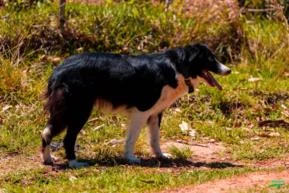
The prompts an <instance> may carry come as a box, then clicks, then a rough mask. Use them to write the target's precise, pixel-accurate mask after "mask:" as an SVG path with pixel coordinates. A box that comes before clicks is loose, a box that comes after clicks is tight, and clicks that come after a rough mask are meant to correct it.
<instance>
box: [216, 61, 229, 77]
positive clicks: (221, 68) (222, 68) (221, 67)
mask: <svg viewBox="0 0 289 193" xmlns="http://www.w3.org/2000/svg"><path fill="white" fill-rule="evenodd" d="M218 68H219V71H220V74H221V75H226V74H228V73H230V72H231V70H230V68H228V67H227V66H225V65H224V64H222V63H221V62H218Z"/></svg>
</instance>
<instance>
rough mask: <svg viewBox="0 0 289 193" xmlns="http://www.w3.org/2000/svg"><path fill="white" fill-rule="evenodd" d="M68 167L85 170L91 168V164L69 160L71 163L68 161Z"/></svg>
mask: <svg viewBox="0 0 289 193" xmlns="http://www.w3.org/2000/svg"><path fill="white" fill-rule="evenodd" d="M68 166H69V167H70V168H83V167H87V166H89V164H88V163H86V162H78V161H76V160H75V159H74V160H69V161H68Z"/></svg>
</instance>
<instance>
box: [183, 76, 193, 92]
mask: <svg viewBox="0 0 289 193" xmlns="http://www.w3.org/2000/svg"><path fill="white" fill-rule="evenodd" d="M185 83H186V85H187V86H188V88H189V93H192V92H194V87H193V85H192V83H191V81H190V79H189V78H186V79H185Z"/></svg>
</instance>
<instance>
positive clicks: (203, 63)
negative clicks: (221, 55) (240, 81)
mask: <svg viewBox="0 0 289 193" xmlns="http://www.w3.org/2000/svg"><path fill="white" fill-rule="evenodd" d="M184 51H185V62H184V64H183V65H184V74H185V77H186V78H189V79H191V80H193V79H196V78H198V77H200V78H202V79H203V80H205V81H206V82H207V83H208V84H209V85H210V86H213V87H217V88H218V89H219V90H221V89H222V86H221V85H220V84H219V83H218V82H217V81H216V79H215V78H214V77H213V75H212V74H211V73H210V72H213V73H215V74H219V75H228V74H230V73H231V70H230V68H228V67H227V66H225V65H224V64H222V63H220V62H219V61H218V60H217V58H216V56H215V55H214V53H213V52H212V51H211V50H210V49H209V48H208V47H207V46H206V45H204V44H193V45H188V46H186V47H184Z"/></svg>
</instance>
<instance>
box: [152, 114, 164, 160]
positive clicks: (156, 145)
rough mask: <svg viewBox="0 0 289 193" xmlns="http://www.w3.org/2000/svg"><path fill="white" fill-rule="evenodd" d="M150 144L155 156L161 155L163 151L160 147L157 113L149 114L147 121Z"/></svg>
mask: <svg viewBox="0 0 289 193" xmlns="http://www.w3.org/2000/svg"><path fill="white" fill-rule="evenodd" d="M148 128H149V134H150V145H151V148H152V151H153V153H154V154H155V155H156V157H162V156H163V153H162V151H161V148H160V128H159V118H158V116H157V115H154V116H151V117H150V119H149V122H148Z"/></svg>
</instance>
